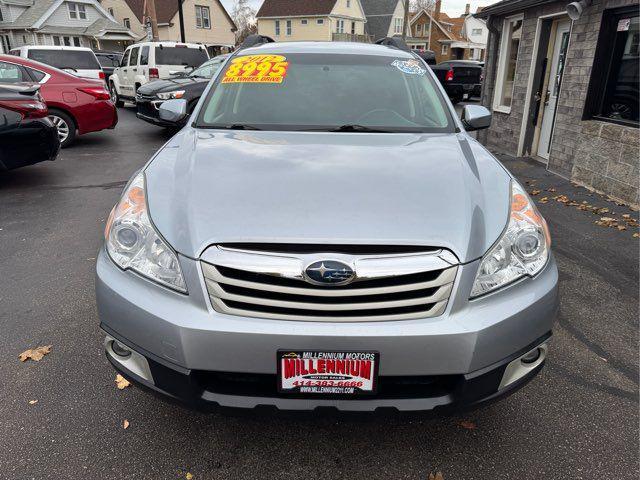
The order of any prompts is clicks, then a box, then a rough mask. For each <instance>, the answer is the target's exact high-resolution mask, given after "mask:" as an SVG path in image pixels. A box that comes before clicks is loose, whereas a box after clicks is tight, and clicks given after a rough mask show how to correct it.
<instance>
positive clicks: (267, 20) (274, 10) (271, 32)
mask: <svg viewBox="0 0 640 480" xmlns="http://www.w3.org/2000/svg"><path fill="white" fill-rule="evenodd" d="M256 18H257V20H258V33H259V34H260V35H266V36H269V37H272V38H273V39H275V40H276V41H278V42H293V41H301V40H319V41H347V42H368V41H370V40H371V38H370V37H369V36H368V35H366V34H365V23H366V18H365V15H364V10H363V9H362V4H361V3H360V0H313V1H302V0H264V3H263V4H262V6H261V7H260V9H259V10H258V13H257V15H256Z"/></svg>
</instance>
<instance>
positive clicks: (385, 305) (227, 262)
mask: <svg viewBox="0 0 640 480" xmlns="http://www.w3.org/2000/svg"><path fill="white" fill-rule="evenodd" d="M328 259H336V260H339V261H342V262H344V263H346V264H348V265H350V266H352V268H353V269H354V270H355V272H356V275H357V277H356V279H355V280H354V281H353V282H352V283H350V284H348V285H343V286H318V285H313V284H310V283H307V282H306V281H305V280H304V269H305V268H306V266H307V265H309V264H311V263H312V262H314V261H318V260H328ZM201 260H202V262H201V266H202V273H203V276H204V278H205V282H206V287H207V291H208V293H209V296H210V299H211V303H212V305H213V308H214V309H215V310H216V311H218V312H220V313H225V314H229V315H240V316H247V317H259V318H265V319H279V320H298V321H324V322H327V321H329V322H331V321H333V322H340V321H350V322H355V321H381V320H407V319H413V318H425V317H433V316H437V315H440V314H442V312H443V311H444V309H445V308H446V305H447V301H448V299H449V296H450V294H451V291H452V288H453V282H454V281H455V277H456V273H457V259H455V257H454V256H453V255H452V254H451V253H450V252H448V251H446V250H437V251H429V252H425V253H422V254H420V253H407V254H393V255H358V256H355V255H348V254H336V253H317V254H288V253H274V252H260V251H247V250H238V249H229V248H225V247H221V246H214V247H210V248H209V249H207V250H206V251H205V252H204V254H203V255H202V258H201Z"/></svg>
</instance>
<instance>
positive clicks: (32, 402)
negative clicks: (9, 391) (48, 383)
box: [29, 400, 38, 405]
mask: <svg viewBox="0 0 640 480" xmlns="http://www.w3.org/2000/svg"><path fill="white" fill-rule="evenodd" d="M36 403H38V400H29V405H35V404H36Z"/></svg>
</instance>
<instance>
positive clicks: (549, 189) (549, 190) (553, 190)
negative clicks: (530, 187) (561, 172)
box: [547, 187, 556, 192]
mask: <svg viewBox="0 0 640 480" xmlns="http://www.w3.org/2000/svg"><path fill="white" fill-rule="evenodd" d="M555 191H556V189H555V188H553V187H551V188H547V192H555Z"/></svg>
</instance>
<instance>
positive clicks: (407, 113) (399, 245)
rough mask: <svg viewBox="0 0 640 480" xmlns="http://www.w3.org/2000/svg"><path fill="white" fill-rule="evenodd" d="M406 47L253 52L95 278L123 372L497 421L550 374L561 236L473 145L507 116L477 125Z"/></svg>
mask: <svg viewBox="0 0 640 480" xmlns="http://www.w3.org/2000/svg"><path fill="white" fill-rule="evenodd" d="M388 43H390V45H365V44H346V43H310V42H306V43H294V42H292V43H282V44H278V43H264V44H259V45H256V46H253V47H250V48H244V49H241V50H239V51H238V52H236V53H235V54H233V55H232V56H230V57H229V59H228V60H227V61H226V63H225V64H224V65H223V67H222V68H221V69H220V70H219V71H218V73H217V75H216V76H215V77H214V78H213V79H212V81H211V83H210V85H209V86H208V88H207V90H206V91H205V92H204V94H203V96H202V97H201V99H200V101H199V103H198V105H197V107H196V108H195V110H194V111H193V112H192V114H191V117H190V118H189V121H188V122H187V125H186V126H185V127H184V128H183V129H182V130H181V131H180V132H179V133H177V134H176V135H175V136H174V137H173V138H172V139H171V140H169V141H168V142H167V144H166V145H164V146H163V147H162V148H161V149H160V150H159V151H158V152H157V153H156V154H155V155H154V156H153V158H152V159H151V160H150V161H149V162H148V163H147V164H146V166H145V167H144V168H143V169H142V170H140V171H139V172H138V173H137V174H136V175H135V176H134V177H133V178H132V179H131V180H130V182H129V183H128V185H127V186H126V188H125V189H124V192H123V194H122V197H121V199H120V201H119V202H118V203H117V205H116V206H115V207H114V209H113V211H112V212H111V215H110V216H109V219H108V221H107V226H106V230H105V245H104V248H103V249H102V250H101V252H100V255H99V257H98V260H97V280H96V294H97V303H98V310H99V315H100V321H101V328H102V329H103V330H104V332H105V333H106V338H105V343H104V345H105V350H106V355H107V358H108V360H109V361H110V362H111V364H112V365H113V366H114V367H115V369H116V370H117V371H118V372H120V373H121V374H122V375H123V376H124V377H126V378H128V379H129V380H131V381H133V382H135V383H137V384H139V385H141V386H144V387H147V388H148V389H151V390H153V391H156V392H160V393H162V394H165V395H167V396H169V397H172V398H174V399H177V400H179V401H181V402H184V403H185V404H187V405H188V406H191V407H194V408H199V409H206V408H207V407H208V406H232V407H243V408H253V407H256V406H263V405H266V406H272V407H276V408H278V409H285V410H311V409H316V408H322V407H332V408H335V409H338V410H350V411H374V410H377V409H381V408H382V409H384V408H394V409H398V410H431V409H445V408H453V409H456V408H462V407H469V406H475V405H480V404H482V403H484V402H487V401H490V400H493V399H496V398H498V397H502V396H504V395H507V394H509V393H511V392H513V391H515V390H517V389H518V388H519V387H521V386H522V385H524V384H526V383H527V382H528V381H529V380H531V379H532V378H533V377H534V376H535V375H536V374H537V373H538V372H539V371H540V370H541V368H542V366H543V363H544V361H545V357H546V355H547V346H548V340H549V337H550V336H551V329H552V323H553V319H554V316H555V314H556V310H557V306H558V294H557V283H558V273H557V268H556V264H555V261H554V258H553V255H552V253H551V251H550V236H549V231H548V229H547V225H546V222H545V220H544V219H543V218H542V216H541V215H540V213H539V212H538V210H537V209H536V207H535V205H534V204H533V202H532V201H531V199H530V198H529V197H528V195H527V193H526V191H525V190H524V188H523V187H522V186H521V185H520V184H519V183H518V182H517V181H516V179H514V178H513V176H512V175H510V174H509V172H508V171H507V170H505V168H504V167H503V166H502V165H501V164H500V162H498V161H497V160H496V159H495V158H494V157H493V156H492V155H491V154H490V153H489V152H488V151H487V150H485V149H484V148H483V147H482V146H481V145H480V144H479V143H478V142H477V141H476V140H475V139H474V138H473V137H472V136H470V135H469V134H468V132H469V131H472V130H477V129H480V128H485V127H487V126H489V124H490V122H491V114H490V112H489V111H488V110H486V109H485V108H484V107H480V106H472V105H468V106H466V107H464V111H463V113H462V118H461V119H458V118H457V117H456V114H455V110H454V109H453V107H452V105H451V103H450V102H449V101H448V100H447V98H446V95H445V92H444V91H443V89H442V87H441V86H440V85H439V83H438V81H437V79H436V77H435V76H434V75H433V73H432V72H431V70H430V69H429V67H428V66H427V65H426V64H425V63H424V62H423V61H422V60H421V59H420V58H419V57H417V56H416V55H414V54H412V53H411V52H409V51H406V50H404V49H402V48H398V46H399V42H396V44H395V45H394V42H388ZM400 46H401V45H400ZM160 110H161V111H160V115H161V116H162V118H165V119H167V120H171V121H176V120H180V118H184V117H185V116H186V111H187V105H186V103H185V101H184V100H169V101H167V102H165V103H164V104H163V105H162V106H161V107H160Z"/></svg>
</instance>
